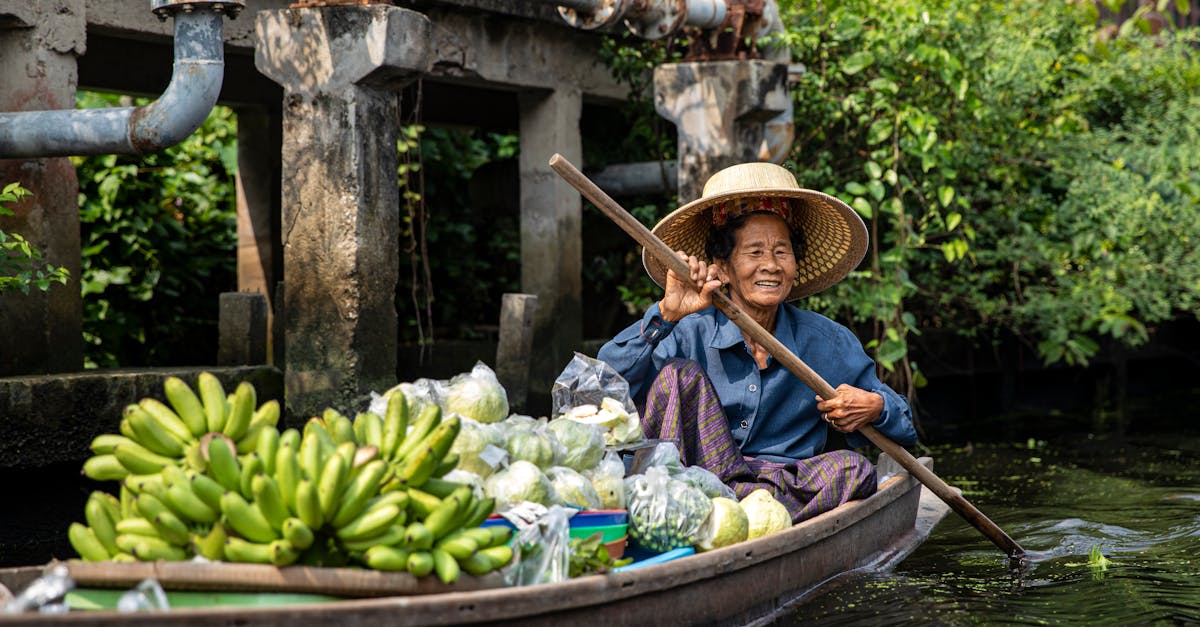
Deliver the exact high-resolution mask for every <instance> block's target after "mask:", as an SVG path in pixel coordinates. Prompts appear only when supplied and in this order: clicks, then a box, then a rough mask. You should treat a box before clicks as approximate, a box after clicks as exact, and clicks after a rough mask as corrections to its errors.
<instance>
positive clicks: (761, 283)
mask: <svg viewBox="0 0 1200 627" xmlns="http://www.w3.org/2000/svg"><path fill="white" fill-rule="evenodd" d="M754 284H755V285H756V286H758V287H765V288H771V289H773V288H776V287H779V286H780V285H782V283H780V282H779V281H755V282H754Z"/></svg>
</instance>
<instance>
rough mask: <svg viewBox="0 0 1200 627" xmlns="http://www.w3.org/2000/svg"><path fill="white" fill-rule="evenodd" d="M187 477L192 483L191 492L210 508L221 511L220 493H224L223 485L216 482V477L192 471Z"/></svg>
mask: <svg viewBox="0 0 1200 627" xmlns="http://www.w3.org/2000/svg"><path fill="white" fill-rule="evenodd" d="M189 478H190V479H191V483H192V492H194V493H195V494H196V496H197V497H199V498H200V500H201V501H204V504H205V505H207V506H208V507H209V508H210V509H213V510H216V511H218V512H219V511H221V495H223V494H225V486H223V485H221V484H220V483H217V480H216V479H213V478H212V477H210V476H208V475H206V474H203V473H199V472H192V473H191V474H190V475H189Z"/></svg>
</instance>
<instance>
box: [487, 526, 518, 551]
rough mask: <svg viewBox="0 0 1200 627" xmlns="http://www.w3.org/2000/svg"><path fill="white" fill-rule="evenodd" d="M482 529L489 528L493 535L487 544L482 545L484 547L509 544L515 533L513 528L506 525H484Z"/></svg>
mask: <svg viewBox="0 0 1200 627" xmlns="http://www.w3.org/2000/svg"><path fill="white" fill-rule="evenodd" d="M482 529H487V531H488V533H490V534H491V536H492V539H491V541H490V542H489V543H488V544H487V545H486V546H484V545H480V546H481V547H483V548H491V547H494V546H500V545H503V544H507V543H508V541H509V539H511V538H512V535H513V530H512V528H511V527H506V526H504V525H492V526H490V527H482Z"/></svg>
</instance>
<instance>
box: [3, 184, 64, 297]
mask: <svg viewBox="0 0 1200 627" xmlns="http://www.w3.org/2000/svg"><path fill="white" fill-rule="evenodd" d="M28 195H29V190H27V189H25V188H24V187H21V185H20V184H19V183H9V184H8V185H5V186H4V189H3V190H0V216H11V215H13V211H12V209H9V208H8V207H6V206H5V205H6V204H10V203H15V202H17V201H19V200H21V199H22V198H24V197H26V196H28ZM68 277H69V273H68V272H67V269H66V268H60V267H57V266H54V265H52V264H48V263H45V262H43V261H42V251H40V250H38V249H37V247H36V246H34V245H33V244H31V243H29V240H27V239H25V238H24V237H22V236H21V235H20V234H18V233H6V232H5V231H4V230H3V229H0V294H3V293H4V292H8V291H11V290H18V291H20V292H21V293H23V294H28V293H29V288H30V287H36V288H37V289H39V290H41V291H43V292H45V291H46V290H49V289H50V284H51V283H62V284H63V285H66V284H67V278H68Z"/></svg>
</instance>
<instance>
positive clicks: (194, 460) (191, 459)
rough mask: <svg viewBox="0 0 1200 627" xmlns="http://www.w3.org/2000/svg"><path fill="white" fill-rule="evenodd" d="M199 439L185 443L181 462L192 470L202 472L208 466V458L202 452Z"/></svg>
mask: <svg viewBox="0 0 1200 627" xmlns="http://www.w3.org/2000/svg"><path fill="white" fill-rule="evenodd" d="M201 441H202V440H197V441H195V442H192V443H191V444H189V445H187V448H186V449H185V450H184V451H183V462H184V465H185V466H187V467H188V468H191V469H192V470H198V471H200V472H204V470H205V469H207V468H208V460H207V459H205V458H204V452H203V451H202V450H201V448H200V442H201Z"/></svg>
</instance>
